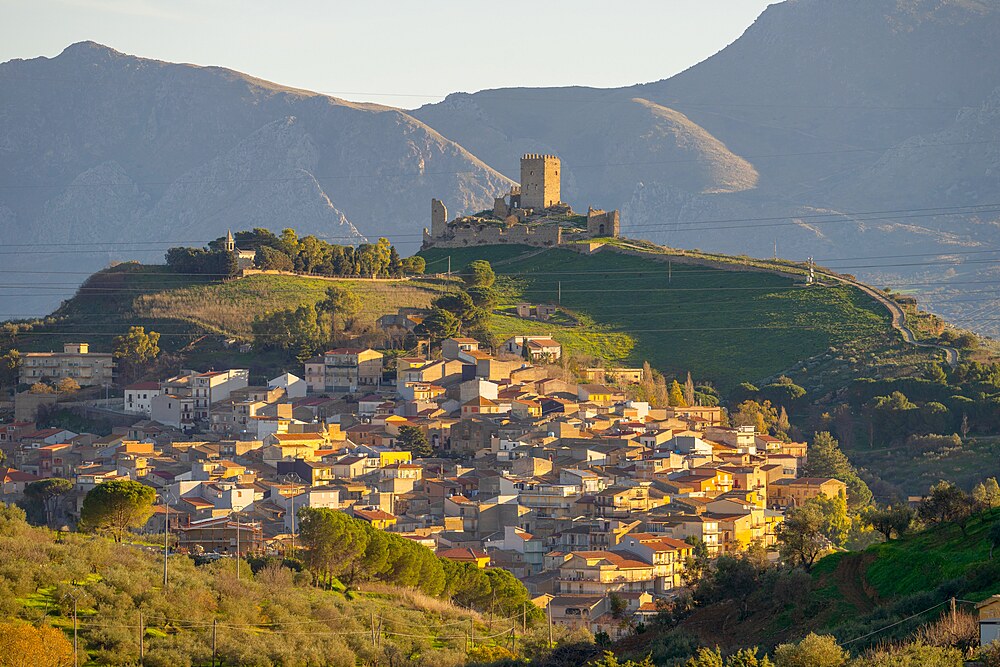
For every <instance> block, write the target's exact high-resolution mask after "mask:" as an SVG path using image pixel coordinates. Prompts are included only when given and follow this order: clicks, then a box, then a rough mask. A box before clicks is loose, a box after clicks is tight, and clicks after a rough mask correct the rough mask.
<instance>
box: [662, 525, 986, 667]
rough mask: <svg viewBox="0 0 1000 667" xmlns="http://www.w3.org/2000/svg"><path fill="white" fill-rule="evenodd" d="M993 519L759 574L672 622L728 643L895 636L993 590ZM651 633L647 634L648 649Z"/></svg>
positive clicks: (849, 642) (853, 642)
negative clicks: (730, 595) (747, 585)
mask: <svg viewBox="0 0 1000 667" xmlns="http://www.w3.org/2000/svg"><path fill="white" fill-rule="evenodd" d="M998 521H1000V510H993V511H992V512H989V513H987V514H986V515H985V516H983V517H980V518H976V519H973V520H972V521H971V522H970V523H969V525H968V526H967V527H966V528H967V533H966V534H963V533H962V531H961V529H960V528H959V527H958V526H957V525H954V524H943V525H938V526H934V527H931V528H929V529H927V530H923V531H920V532H916V533H913V534H910V535H906V536H904V537H903V538H901V539H895V540H891V541H889V542H884V543H880V544H876V545H874V546H872V547H869V548H868V549H865V550H863V551H857V552H840V553H834V554H831V555H829V556H826V557H825V558H823V559H821V560H820V561H819V562H818V563H817V564H816V565H815V566H814V567H813V569H812V572H811V573H810V575H805V574H803V573H801V572H798V573H791V574H789V573H784V574H775V575H774V576H771V577H769V578H764V579H762V581H761V582H760V583H759V584H758V587H757V588H754V589H743V590H741V591H739V592H738V594H739V595H740V596H742V597H740V598H739V599H738V600H737V599H727V600H724V601H722V602H716V603H713V604H709V605H707V606H704V607H701V608H698V609H697V610H696V611H695V612H694V613H693V614H691V615H690V616H689V617H687V618H685V619H684V620H683V621H682V622H681V623H680V625H679V628H680V630H681V631H684V632H686V633H690V634H693V635H695V636H699V637H702V638H707V637H712V641H717V642H719V643H720V644H721V645H722V646H724V647H725V646H728V647H731V648H732V647H737V646H741V645H757V644H759V645H766V646H773V645H774V644H777V643H780V642H784V641H789V640H796V639H798V638H800V637H802V636H803V635H805V634H806V633H808V632H817V633H824V634H833V635H835V636H836V637H837V638H838V640H839V641H840V642H841V643H843V644H844V645H845V646H848V647H850V648H851V649H852V650H854V651H858V650H861V649H863V648H866V647H868V646H871V645H873V644H877V643H878V642H880V641H890V640H894V639H903V638H905V637H907V636H909V635H910V634H911V633H912V632H913V631H914V630H915V629H916V628H917V627H918V626H920V625H921V624H924V623H928V622H930V621H933V620H934V619H936V618H938V617H939V616H940V615H941V614H942V613H944V612H945V611H947V609H948V603H949V601H950V599H951V598H952V597H956V598H957V599H958V600H960V601H962V602H960V603H959V604H960V605H961V608H962V609H964V610H965V611H971V610H972V604H973V603H974V602H976V601H979V600H982V599H985V598H987V597H989V596H990V595H993V594H995V593H1000V550H997V552H996V553H995V554H994V557H992V558H991V555H990V541H989V530H990V527H991V526H992V525H993V524H994V523H996V522H998ZM733 592H735V591H733ZM744 610H752V613H747V612H746V611H744ZM897 623H898V624H897ZM720 628H723V630H721V631H720ZM658 636H659V633H651V636H650V637H648V638H647V639H648V640H649V641H650V642H652V643H653V644H654V645H655V644H656V642H657V641H661V640H660V639H658ZM654 653H655V650H654Z"/></svg>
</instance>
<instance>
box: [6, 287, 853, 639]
mask: <svg viewBox="0 0 1000 667" xmlns="http://www.w3.org/2000/svg"><path fill="white" fill-rule="evenodd" d="M524 306H525V309H526V312H527V310H530V309H529V308H528V305H527V304H524ZM536 311H537V307H536ZM541 311H542V312H543V313H544V312H547V311H546V310H545V309H544V308H542V309H541ZM533 312H534V311H533ZM399 317H401V318H403V319H406V318H407V317H409V318H411V320H412V318H413V317H415V316H413V315H412V314H411V315H401V316H399ZM417 319H419V318H417ZM408 321H410V320H408ZM437 348H438V346H435V354H434V355H427V354H426V350H425V354H424V355H423V356H414V357H408V356H402V357H398V358H394V359H393V365H394V366H395V368H394V369H391V370H387V369H386V367H385V366H386V357H385V355H384V353H383V352H382V351H378V350H373V349H358V348H336V349H331V350H328V351H326V352H324V353H323V354H321V355H318V356H316V357H314V358H311V359H308V360H307V361H306V362H305V363H304V365H303V366H302V367H301V368H300V369H295V371H296V372H295V373H291V372H287V373H284V374H282V375H280V376H277V377H274V378H272V379H270V380H269V381H268V382H267V383H266V384H260V385H251V384H250V372H249V370H248V369H225V370H213V371H209V372H196V371H190V370H185V371H181V372H180V373H178V374H176V375H174V376H173V377H165V378H162V379H160V380H159V381H152V382H138V383H133V384H130V385H127V386H125V387H124V388H123V393H124V396H123V398H119V399H112V400H114V401H115V402H116V404H115V405H114V406H113V409H114V411H116V412H118V413H120V414H121V415H122V416H123V417H125V418H126V422H127V423H129V425H127V426H121V427H118V428H115V429H114V432H113V433H112V434H111V435H107V436H103V437H102V436H99V435H95V434H90V433H75V432H72V431H69V430H66V429H61V428H45V429H39V428H38V427H37V425H36V423H35V422H34V420H33V419H32V414H31V412H32V410H37V407H38V406H37V404H36V403H33V402H31V400H30V399H32V398H36V397H35V396H34V395H32V394H31V393H30V392H24V394H22V395H21V396H23V397H24V398H25V401H26V402H25V403H24V404H21V405H19V411H18V415H17V417H18V419H16V420H15V421H12V422H10V423H6V424H0V450H2V452H3V454H4V457H5V463H4V464H3V466H2V467H0V481H2V489H0V491H2V494H0V501H4V502H17V501H19V500H21V499H22V498H23V494H24V490H25V487H26V486H27V485H28V484H30V483H32V482H35V481H37V480H40V479H47V478H52V477H60V478H65V479H68V480H72V482H73V485H74V487H73V488H74V491H73V493H72V494H69V495H68V496H67V497H66V498H64V499H63V501H64V502H62V504H61V506H60V507H59V508H58V516H57V521H56V523H57V524H58V525H68V526H71V525H73V524H74V523H75V522H76V521H77V520H78V518H79V512H80V508H81V506H82V502H83V498H84V496H85V495H86V493H87V492H88V491H89V490H91V489H93V488H94V487H95V486H96V485H98V484H100V483H102V482H105V481H109V480H114V479H131V480H138V481H140V482H142V483H144V484H147V485H149V486H151V487H153V488H154V489H155V491H156V493H157V496H158V503H157V505H156V507H155V512H154V514H153V517H152V518H151V519H150V521H149V523H148V524H147V526H146V527H145V528H144V531H145V532H148V533H157V534H162V533H163V530H164V526H166V527H167V529H168V531H169V534H170V537H171V539H172V540H175V545H176V547H175V548H176V550H177V551H179V552H181V553H189V554H198V555H206V556H211V557H228V556H241V557H246V556H249V555H253V554H265V553H269V554H284V553H287V552H288V551H289V550H290V549H293V548H294V544H295V538H296V531H297V525H296V514H297V512H298V511H299V510H300V509H301V508H303V507H325V508H333V509H336V510H340V511H343V512H345V513H347V514H349V515H351V516H353V517H355V518H356V519H359V520H362V521H365V522H368V523H370V524H371V525H372V526H373V527H375V528H378V529H382V530H386V531H391V532H394V533H397V534H398V535H400V536H402V537H406V538H408V539H411V540H414V541H415V542H417V543H419V544H421V545H424V546H426V547H427V548H428V549H432V550H433V551H434V552H435V553H437V554H438V555H439V556H442V557H444V558H448V559H453V560H456V561H462V562H468V563H473V564H475V565H476V566H478V567H482V568H504V569H506V570H509V571H510V572H511V573H513V574H514V575H515V576H516V577H517V578H518V579H520V580H521V581H522V582H523V583H524V584H525V586H526V587H527V589H528V591H529V593H530V594H531V596H532V597H533V599H534V600H535V601H536V603H537V604H539V605H540V606H543V607H547V609H548V612H549V613H550V614H551V618H552V622H553V623H555V624H559V625H564V626H567V627H570V628H579V627H583V628H587V629H589V630H590V631H591V632H607V633H609V635H611V636H617V634H620V633H621V632H622V627H623V625H622V623H621V622H620V621H621V618H622V616H623V614H625V615H626V616H627V617H628V618H629V619H631V621H633V622H636V623H639V622H643V621H645V620H648V619H649V618H651V617H652V616H654V615H655V614H656V613H658V611H659V609H660V605H659V602H660V601H663V600H670V599H671V598H672V597H674V596H676V595H677V594H678V593H679V592H680V591H682V590H684V587H685V585H686V578H685V568H686V567H688V566H689V564H690V563H692V562H693V561H695V560H697V559H702V560H707V559H711V558H714V557H717V556H718V555H720V554H726V553H734V552H739V551H742V550H745V549H747V548H748V547H751V546H754V547H757V548H761V549H764V550H766V551H768V552H770V553H771V556H772V557H773V558H776V557H777V554H776V548H777V547H776V531H775V529H776V526H777V525H779V524H780V522H781V521H782V518H783V512H784V511H785V510H787V509H788V508H790V507H794V506H797V505H801V504H802V503H804V502H805V501H806V500H809V499H811V498H815V497H817V496H819V495H821V494H823V495H826V496H830V497H833V496H845V495H846V485H845V484H844V483H843V482H841V481H839V480H836V479H822V478H804V477H800V476H799V471H800V470H801V469H802V465H803V461H804V457H805V452H806V444H805V443H802V442H785V441H782V440H779V439H778V438H775V437H772V436H769V435H767V434H766V433H758V432H756V430H755V428H754V427H753V426H742V427H735V428H734V427H729V426H728V425H727V424H728V420H727V415H726V413H725V411H724V410H723V408H721V407H718V406H699V405H694V404H689V405H685V406H675V407H667V408H652V407H650V405H649V404H648V403H646V402H643V401H638V400H629V399H628V397H627V394H628V392H627V391H626V389H627V387H628V386H629V385H630V384H634V383H636V382H638V381H639V380H640V379H641V376H642V369H627V368H626V369H615V368H590V369H584V370H583V372H582V375H583V376H582V377H580V378H574V379H568V376H567V372H566V370H565V369H564V368H562V367H561V366H560V365H559V364H558V362H559V360H560V358H561V356H562V348H561V346H560V344H559V343H558V342H556V341H555V340H553V339H551V338H549V337H544V336H514V337H511V338H510V339H508V340H506V341H504V342H503V344H502V345H501V346H499V347H498V348H497V349H496V350H495V351H493V352H490V351H487V350H485V349H481V344H480V343H479V341H477V340H475V339H473V338H466V337H455V338H450V339H446V340H444V341H442V342H441V344H440V346H439V348H440V349H437ZM431 357H434V358H431ZM21 372H22V378H21V381H22V384H25V385H30V384H33V383H38V382H43V381H46V382H58V381H59V379H60V378H66V377H72V378H74V380H75V381H76V382H78V383H79V384H81V385H87V384H92V385H100V384H101V383H106V382H107V381H108V380H109V379H110V378H111V377H112V376H113V373H114V360H113V358H112V356H111V355H110V354H107V353H99V352H92V351H90V349H89V346H88V345H87V344H86V343H75V344H68V345H66V347H65V349H64V351H63V352H62V353H59V352H54V353H30V354H27V355H25V358H24V364H23V367H22V371H21ZM42 396H43V397H44V395H42ZM692 403H693V402H692Z"/></svg>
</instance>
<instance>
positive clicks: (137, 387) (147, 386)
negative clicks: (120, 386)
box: [125, 382, 160, 391]
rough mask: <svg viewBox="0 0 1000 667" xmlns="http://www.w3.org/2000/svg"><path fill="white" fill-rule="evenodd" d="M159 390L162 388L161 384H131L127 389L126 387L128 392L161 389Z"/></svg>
mask: <svg viewBox="0 0 1000 667" xmlns="http://www.w3.org/2000/svg"><path fill="white" fill-rule="evenodd" d="M159 388H160V383H159V382H136V383H135V384H130V385H128V386H127V387H125V389H126V390H129V389H131V390H133V391H135V390H148V389H159Z"/></svg>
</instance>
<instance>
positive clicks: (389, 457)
mask: <svg viewBox="0 0 1000 667" xmlns="http://www.w3.org/2000/svg"><path fill="white" fill-rule="evenodd" d="M412 460H413V454H412V453H410V452H406V451H400V450H397V449H387V450H382V451H380V452H379V454H378V466H379V468H384V467H386V466H388V465H392V464H393V463H409V462H410V461H412Z"/></svg>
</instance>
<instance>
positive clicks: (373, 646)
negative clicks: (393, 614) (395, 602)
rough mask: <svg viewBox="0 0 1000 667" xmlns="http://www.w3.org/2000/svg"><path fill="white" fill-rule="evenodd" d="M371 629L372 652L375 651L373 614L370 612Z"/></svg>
mask: <svg viewBox="0 0 1000 667" xmlns="http://www.w3.org/2000/svg"><path fill="white" fill-rule="evenodd" d="M371 628H372V650H373V651H374V650H375V612H372V617H371Z"/></svg>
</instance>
